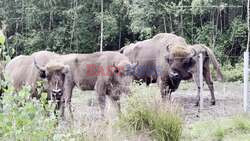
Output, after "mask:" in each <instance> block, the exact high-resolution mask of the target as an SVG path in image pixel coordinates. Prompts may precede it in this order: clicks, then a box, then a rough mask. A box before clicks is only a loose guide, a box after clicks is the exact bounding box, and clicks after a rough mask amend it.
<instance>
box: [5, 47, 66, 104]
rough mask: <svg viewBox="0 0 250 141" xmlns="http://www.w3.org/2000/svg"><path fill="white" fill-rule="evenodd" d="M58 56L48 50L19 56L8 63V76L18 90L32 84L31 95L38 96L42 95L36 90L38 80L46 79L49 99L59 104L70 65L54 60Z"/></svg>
mask: <svg viewBox="0 0 250 141" xmlns="http://www.w3.org/2000/svg"><path fill="white" fill-rule="evenodd" d="M58 56H59V55H57V54H55V53H52V52H48V51H40V52H36V53H34V54H32V55H31V56H24V55H20V56H17V57H15V58H14V59H12V60H11V61H10V62H9V63H8V64H7V65H6V67H5V73H6V77H7V79H9V80H10V82H11V83H12V84H13V86H14V88H15V89H16V90H17V91H19V90H20V89H21V88H22V87H23V86H24V85H29V86H31V97H36V98H39V97H40V96H39V95H38V93H37V91H36V88H37V81H39V80H42V79H46V81H47V82H46V84H45V89H46V91H47V92H48V99H52V100H54V101H57V104H59V100H60V99H61V97H62V95H63V90H64V79H65V76H66V74H67V73H68V72H69V67H68V66H67V65H64V64H61V63H59V62H55V61H53V60H54V59H53V58H56V57H58ZM57 107H58V106H57Z"/></svg>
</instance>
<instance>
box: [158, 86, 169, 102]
mask: <svg viewBox="0 0 250 141" xmlns="http://www.w3.org/2000/svg"><path fill="white" fill-rule="evenodd" d="M160 87H161V97H162V101H163V102H166V99H167V95H168V96H169V97H168V98H169V99H171V92H170V90H169V86H168V85H167V84H166V82H163V81H160Z"/></svg>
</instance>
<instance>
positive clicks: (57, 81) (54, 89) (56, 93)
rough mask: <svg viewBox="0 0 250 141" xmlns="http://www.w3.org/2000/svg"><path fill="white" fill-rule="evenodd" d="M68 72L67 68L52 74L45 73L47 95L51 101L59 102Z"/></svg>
mask: <svg viewBox="0 0 250 141" xmlns="http://www.w3.org/2000/svg"><path fill="white" fill-rule="evenodd" d="M68 72H69V70H68V67H65V68H62V69H61V70H56V71H52V72H47V74H46V79H47V81H48V93H49V95H50V97H51V98H53V100H60V98H61V96H62V95H63V92H64V82H65V76H66V74H67V73H68Z"/></svg>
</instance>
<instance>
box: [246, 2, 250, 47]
mask: <svg viewBox="0 0 250 141" xmlns="http://www.w3.org/2000/svg"><path fill="white" fill-rule="evenodd" d="M249 6H250V1H249V0H248V1H247V27H248V40H247V52H248V51H249V42H250V27H249V18H250V11H249V10H250V9H249Z"/></svg>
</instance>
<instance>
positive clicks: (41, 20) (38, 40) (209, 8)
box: [0, 0, 247, 65]
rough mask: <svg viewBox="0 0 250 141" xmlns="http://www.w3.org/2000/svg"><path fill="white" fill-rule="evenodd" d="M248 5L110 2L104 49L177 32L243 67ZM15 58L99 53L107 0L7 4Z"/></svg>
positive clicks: (241, 1)
mask: <svg viewBox="0 0 250 141" xmlns="http://www.w3.org/2000/svg"><path fill="white" fill-rule="evenodd" d="M246 6H247V1H246V0H143V1H142V0H104V44H103V46H104V50H117V49H119V48H121V47H123V46H124V45H126V44H129V43H132V42H136V41H140V40H145V39H147V38H151V37H152V36H153V35H155V34H157V33H159V32H173V33H176V34H177V35H180V36H183V37H185V38H186V40H187V42H188V43H190V44H195V43H203V44H206V45H207V46H209V47H210V48H213V50H214V51H215V53H216V55H217V57H219V58H220V61H221V62H222V63H223V64H226V63H227V64H228V63H230V64H232V65H234V64H235V63H237V62H238V61H239V60H240V59H239V58H241V56H242V53H243V51H244V50H245V49H246V43H247V22H246V20H247V19H246V17H247V7H246ZM0 10H1V11H0V20H1V21H5V22H6V24H7V25H8V26H7V30H6V33H5V34H6V36H7V38H8V42H7V44H6V46H7V50H6V52H8V54H9V55H11V56H15V55H19V54H30V53H32V52H34V51H38V50H45V49H46V50H50V51H56V52H58V53H69V52H77V53H90V52H94V51H99V46H100V35H101V34H100V31H101V29H100V27H101V0H1V1H0Z"/></svg>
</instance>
